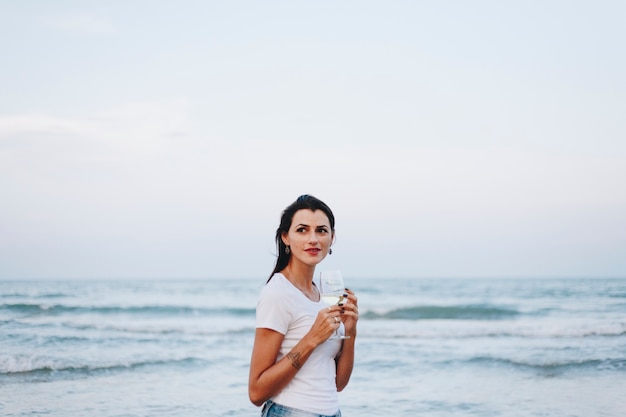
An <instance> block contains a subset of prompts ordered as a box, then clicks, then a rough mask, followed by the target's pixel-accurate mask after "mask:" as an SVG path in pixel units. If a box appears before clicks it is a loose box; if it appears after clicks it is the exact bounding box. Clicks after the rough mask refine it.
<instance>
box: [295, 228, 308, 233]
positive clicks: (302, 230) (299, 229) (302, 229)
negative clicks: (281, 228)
mask: <svg viewBox="0 0 626 417" xmlns="http://www.w3.org/2000/svg"><path fill="white" fill-rule="evenodd" d="M304 231H306V229H305V228H304V227H298V228H297V229H296V232H298V233H302V232H304Z"/></svg>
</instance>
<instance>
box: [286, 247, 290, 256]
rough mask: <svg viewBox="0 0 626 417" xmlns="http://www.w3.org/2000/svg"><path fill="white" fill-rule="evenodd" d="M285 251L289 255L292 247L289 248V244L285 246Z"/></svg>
mask: <svg viewBox="0 0 626 417" xmlns="http://www.w3.org/2000/svg"><path fill="white" fill-rule="evenodd" d="M285 253H286V254H287V255H289V254H290V253H291V249H290V248H289V246H285Z"/></svg>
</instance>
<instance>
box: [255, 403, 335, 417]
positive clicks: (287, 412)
mask: <svg viewBox="0 0 626 417" xmlns="http://www.w3.org/2000/svg"><path fill="white" fill-rule="evenodd" d="M261 417H341V410H339V411H337V414H333V415H332V416H325V415H322V414H315V413H310V412H308V411H303V410H298V409H297V408H291V407H287V406H284V405H280V404H276V403H275V402H274V401H272V400H267V401H266V402H265V404H264V405H263V411H261Z"/></svg>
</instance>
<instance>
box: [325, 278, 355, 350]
mask: <svg viewBox="0 0 626 417" xmlns="http://www.w3.org/2000/svg"><path fill="white" fill-rule="evenodd" d="M345 293H346V286H345V285H344V283H343V278H342V276H341V271H337V270H335V271H322V272H320V298H321V299H322V301H324V302H325V303H326V304H328V305H329V306H334V305H337V304H339V303H340V302H342V301H343V295H344V294H345ZM349 337H350V336H342V335H340V334H339V329H337V330H335V335H334V336H332V337H330V339H347V338H349Z"/></svg>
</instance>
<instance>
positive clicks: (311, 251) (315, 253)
mask: <svg viewBox="0 0 626 417" xmlns="http://www.w3.org/2000/svg"><path fill="white" fill-rule="evenodd" d="M320 251H321V249H319V248H311V249H305V252H308V253H310V254H311V255H317V254H318V253H320Z"/></svg>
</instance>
